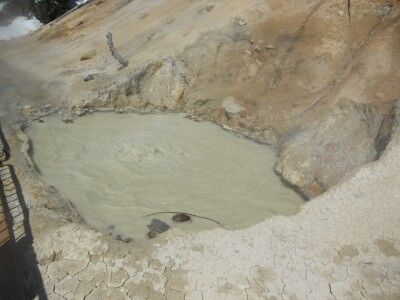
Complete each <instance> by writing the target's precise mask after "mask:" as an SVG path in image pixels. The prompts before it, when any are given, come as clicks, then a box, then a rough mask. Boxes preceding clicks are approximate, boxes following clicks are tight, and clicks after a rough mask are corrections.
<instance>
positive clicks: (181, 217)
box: [172, 213, 192, 223]
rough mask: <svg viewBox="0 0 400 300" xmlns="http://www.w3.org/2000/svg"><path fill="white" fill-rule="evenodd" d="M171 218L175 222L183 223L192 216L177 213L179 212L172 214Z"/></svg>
mask: <svg viewBox="0 0 400 300" xmlns="http://www.w3.org/2000/svg"><path fill="white" fill-rule="evenodd" d="M172 220H173V221H174V222H177V223H183V222H189V221H191V220H192V218H191V217H190V216H189V215H187V214H185V213H179V214H176V215H174V216H173V217H172Z"/></svg>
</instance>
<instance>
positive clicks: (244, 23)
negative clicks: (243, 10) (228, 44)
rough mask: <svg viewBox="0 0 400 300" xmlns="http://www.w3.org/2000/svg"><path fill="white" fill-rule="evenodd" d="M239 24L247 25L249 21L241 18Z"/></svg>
mask: <svg viewBox="0 0 400 300" xmlns="http://www.w3.org/2000/svg"><path fill="white" fill-rule="evenodd" d="M238 24H239V25H240V26H244V25H246V24H247V23H246V21H245V20H242V19H240V20H239V21H238Z"/></svg>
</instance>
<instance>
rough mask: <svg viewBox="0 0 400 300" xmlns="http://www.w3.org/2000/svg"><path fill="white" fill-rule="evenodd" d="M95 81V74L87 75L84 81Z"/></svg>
mask: <svg viewBox="0 0 400 300" xmlns="http://www.w3.org/2000/svg"><path fill="white" fill-rule="evenodd" d="M93 79H94V76H93V74H89V75H86V76H85V77H84V78H83V81H91V80H93Z"/></svg>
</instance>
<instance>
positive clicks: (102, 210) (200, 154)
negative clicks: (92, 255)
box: [27, 113, 303, 241]
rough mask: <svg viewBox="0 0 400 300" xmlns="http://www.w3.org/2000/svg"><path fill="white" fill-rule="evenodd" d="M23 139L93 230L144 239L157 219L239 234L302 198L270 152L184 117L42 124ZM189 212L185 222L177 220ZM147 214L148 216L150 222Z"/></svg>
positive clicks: (100, 117)
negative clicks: (278, 173) (285, 181)
mask: <svg viewBox="0 0 400 300" xmlns="http://www.w3.org/2000/svg"><path fill="white" fill-rule="evenodd" d="M27 133H28V135H29V136H30V138H31V140H32V152H31V154H32V158H33V160H34V162H35V164H36V166H37V169H38V171H39V172H40V173H41V174H42V176H43V177H44V178H45V179H46V180H47V181H48V182H49V183H50V184H52V185H54V186H55V187H56V188H57V189H58V190H59V191H60V192H61V193H62V194H63V195H64V196H65V197H67V198H68V199H70V200H71V201H72V203H73V204H74V205H75V206H76V208H77V209H78V211H79V212H80V214H81V216H82V217H83V218H84V219H85V221H86V222H87V223H89V224H91V225H92V226H94V227H96V228H97V229H99V230H101V231H105V232H109V233H110V234H113V235H114V236H115V237H117V238H119V239H122V240H125V241H130V240H131V239H132V240H143V239H145V238H146V234H147V232H148V231H149V230H148V228H147V225H149V224H150V223H151V221H152V220H153V219H154V218H157V219H159V220H162V221H164V222H165V223H167V224H168V225H169V226H171V228H172V229H174V228H179V229H181V230H184V231H189V232H193V231H198V230H207V229H213V228H217V227H221V225H219V224H217V223H216V222H213V221H212V220H215V221H217V222H219V223H221V224H222V225H223V227H224V228H226V229H238V228H244V227H248V226H250V225H253V224H256V223H258V222H260V221H262V220H264V219H265V218H267V217H270V216H273V215H290V214H294V213H296V212H297V210H298V208H299V206H300V205H301V204H302V203H303V199H302V198H301V197H300V196H299V195H298V194H297V193H296V192H294V191H293V190H291V189H290V188H288V187H286V186H285V185H284V184H282V182H281V180H280V178H279V177H278V176H276V174H275V173H274V164H275V160H276V158H275V153H274V151H273V150H272V149H270V148H268V147H266V146H264V145H260V144H257V143H254V142H252V141H250V140H248V139H245V138H242V137H239V136H236V135H233V134H231V133H229V132H226V131H224V130H222V129H221V128H219V127H218V126H216V125H214V124H211V123H208V122H195V121H192V120H189V119H186V118H184V117H182V116H180V115H171V114H168V115H163V114H146V115H139V114H124V115H118V114H107V113H97V114H94V115H89V116H85V117H82V118H79V119H77V120H75V122H74V123H70V124H65V123H63V122H62V121H60V119H56V118H48V119H45V120H44V122H43V123H39V122H34V123H33V124H32V125H31V126H30V127H29V128H28V129H27ZM171 211H172V212H174V211H175V212H186V213H189V214H194V215H198V216H203V217H207V218H210V219H212V220H207V219H204V218H199V217H195V216H192V217H191V220H190V221H188V222H182V223H178V222H174V221H173V220H172V218H173V216H174V214H170V213H160V214H158V212H171ZM149 214H154V215H151V216H148V217H146V216H147V215H149Z"/></svg>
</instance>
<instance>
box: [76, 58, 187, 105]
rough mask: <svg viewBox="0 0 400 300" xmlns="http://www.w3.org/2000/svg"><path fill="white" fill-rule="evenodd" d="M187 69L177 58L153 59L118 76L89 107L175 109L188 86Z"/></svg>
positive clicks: (100, 92)
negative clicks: (120, 76) (153, 60)
mask: <svg viewBox="0 0 400 300" xmlns="http://www.w3.org/2000/svg"><path fill="white" fill-rule="evenodd" d="M191 78H193V75H190V69H189V68H188V67H187V66H186V64H185V62H184V61H182V60H180V59H174V58H167V59H164V60H162V61H157V62H152V63H149V64H147V65H145V66H143V67H140V68H138V69H136V70H134V71H133V72H131V73H129V74H127V75H125V76H123V77H122V78H119V79H118V80H116V81H115V82H113V83H112V84H111V85H108V86H106V87H105V88H104V89H102V90H101V91H99V92H98V94H97V96H95V97H94V100H93V101H90V102H89V103H85V104H84V106H91V107H112V108H121V107H122V108H126V107H136V108H137V107H142V108H143V107H147V106H153V107H156V108H166V109H169V110H176V109H177V108H179V106H181V105H182V103H183V102H182V101H183V94H184V92H185V89H186V88H187V87H188V86H190V83H191Z"/></svg>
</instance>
